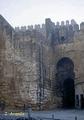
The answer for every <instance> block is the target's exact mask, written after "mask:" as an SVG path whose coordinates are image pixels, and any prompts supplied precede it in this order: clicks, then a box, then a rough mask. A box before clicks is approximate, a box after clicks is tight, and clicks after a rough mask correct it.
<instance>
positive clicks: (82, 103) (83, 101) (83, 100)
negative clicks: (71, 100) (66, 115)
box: [80, 94, 84, 109]
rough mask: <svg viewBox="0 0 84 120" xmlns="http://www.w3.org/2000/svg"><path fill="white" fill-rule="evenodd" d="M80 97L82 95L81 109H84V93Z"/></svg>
mask: <svg viewBox="0 0 84 120" xmlns="http://www.w3.org/2000/svg"><path fill="white" fill-rule="evenodd" d="M80 97H81V99H80V100H81V109H84V96H83V94H81V95H80Z"/></svg>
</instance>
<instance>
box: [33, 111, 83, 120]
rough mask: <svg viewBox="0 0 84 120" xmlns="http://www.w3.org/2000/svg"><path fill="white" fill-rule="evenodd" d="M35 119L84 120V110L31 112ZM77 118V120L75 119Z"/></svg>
mask: <svg viewBox="0 0 84 120" xmlns="http://www.w3.org/2000/svg"><path fill="white" fill-rule="evenodd" d="M31 116H33V117H35V118H52V117H53V116H54V118H56V119H61V120H84V110H54V111H39V112H32V113H31ZM75 117H77V119H76V118H75Z"/></svg>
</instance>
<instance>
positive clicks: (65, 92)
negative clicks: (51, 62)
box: [56, 57, 75, 108]
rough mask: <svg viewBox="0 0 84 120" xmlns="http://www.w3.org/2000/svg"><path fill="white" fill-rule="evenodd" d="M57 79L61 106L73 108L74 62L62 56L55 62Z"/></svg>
mask: <svg viewBox="0 0 84 120" xmlns="http://www.w3.org/2000/svg"><path fill="white" fill-rule="evenodd" d="M56 78H57V81H58V83H59V90H60V93H61V97H62V107H63V108H74V106H75V87H74V78H75V74H74V63H73V61H72V60H71V59H70V58H68V57H64V58H62V59H60V60H59V61H58V63H57V76H56Z"/></svg>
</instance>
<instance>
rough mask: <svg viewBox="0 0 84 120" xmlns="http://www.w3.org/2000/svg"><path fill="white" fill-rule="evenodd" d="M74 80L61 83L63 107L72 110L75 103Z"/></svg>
mask: <svg viewBox="0 0 84 120" xmlns="http://www.w3.org/2000/svg"><path fill="white" fill-rule="evenodd" d="M74 96H75V91H74V80H73V79H71V78H68V79H66V80H64V83H63V98H62V99H63V107H64V108H74V102H75V97H74Z"/></svg>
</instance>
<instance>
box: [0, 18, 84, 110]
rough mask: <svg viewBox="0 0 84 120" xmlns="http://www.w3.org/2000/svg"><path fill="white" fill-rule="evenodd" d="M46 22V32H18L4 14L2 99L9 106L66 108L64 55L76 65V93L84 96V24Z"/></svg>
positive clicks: (0, 22)
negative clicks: (60, 68)
mask: <svg viewBox="0 0 84 120" xmlns="http://www.w3.org/2000/svg"><path fill="white" fill-rule="evenodd" d="M46 22H47V23H46V24H45V25H44V27H43V29H44V30H43V31H42V29H40V28H39V30H37V29H36V30H35V29H33V28H32V30H28V29H25V27H23V28H24V29H23V31H22V30H19V29H18V31H15V30H14V29H13V28H12V27H11V26H10V25H9V23H8V22H7V21H6V20H5V19H4V18H3V17H2V16H0V101H5V104H6V108H7V109H8V108H11V109H14V108H20V109H24V104H25V105H26V107H28V105H30V104H31V105H32V107H33V108H35V109H36V108H37V109H38V108H40V107H41V108H42V109H52V108H56V107H62V96H60V93H58V90H57V86H58V76H57V75H58V70H57V63H58V61H59V60H61V59H62V58H64V57H67V58H69V59H70V60H72V62H73V64H74V70H73V74H74V83H75V96H76V95H78V96H81V94H82V95H84V80H83V79H84V54H83V52H84V31H83V27H82V26H81V29H80V30H79V28H78V25H77V24H76V23H75V22H74V24H73V25H72V24H69V23H68V24H67V25H64V23H62V25H56V26H55V24H54V23H53V22H52V21H51V20H50V19H47V21H46ZM81 25H82V24H81ZM44 31H46V32H47V33H46V35H45V32H44ZM63 75H64V74H63ZM65 77H66V76H65ZM63 78H64V77H63ZM58 94H59V95H58ZM79 98H80V97H79ZM39 105H40V106H39ZM79 107H81V102H80V105H79Z"/></svg>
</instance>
